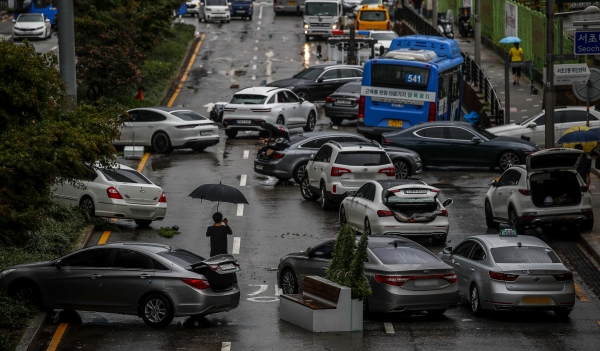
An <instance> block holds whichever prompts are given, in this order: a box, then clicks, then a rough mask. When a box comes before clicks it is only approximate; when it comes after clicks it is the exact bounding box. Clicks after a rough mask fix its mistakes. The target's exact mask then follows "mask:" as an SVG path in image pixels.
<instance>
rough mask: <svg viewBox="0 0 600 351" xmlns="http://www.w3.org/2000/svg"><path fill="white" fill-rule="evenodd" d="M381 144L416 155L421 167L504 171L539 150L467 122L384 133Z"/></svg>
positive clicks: (426, 125)
mask: <svg viewBox="0 0 600 351" xmlns="http://www.w3.org/2000/svg"><path fill="white" fill-rule="evenodd" d="M383 144H384V145H389V146H397V147H403V148H406V149H410V150H413V151H416V152H417V153H419V155H420V157H421V160H422V161H423V166H424V167H431V166H436V167H438V166H441V167H454V166H456V167H489V168H490V169H493V168H496V167H499V168H500V170H502V171H504V170H506V169H507V168H508V167H509V166H511V165H518V164H522V163H524V162H525V158H526V157H527V156H528V155H530V154H532V153H533V152H536V151H538V150H539V147H538V146H537V145H536V144H534V143H532V142H530V141H526V140H523V139H518V138H512V137H505V136H496V135H494V134H492V133H490V132H488V131H486V130H484V129H481V128H479V127H476V126H473V125H471V124H469V123H466V122H452V121H445V122H429V123H423V124H418V125H416V126H412V127H410V128H406V129H403V130H400V131H397V132H391V133H384V134H383Z"/></svg>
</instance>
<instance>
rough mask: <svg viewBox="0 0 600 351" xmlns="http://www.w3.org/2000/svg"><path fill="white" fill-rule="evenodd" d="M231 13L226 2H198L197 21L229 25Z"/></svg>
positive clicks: (212, 0)
mask: <svg viewBox="0 0 600 351" xmlns="http://www.w3.org/2000/svg"><path fill="white" fill-rule="evenodd" d="M230 16H231V13H230V11H229V3H228V1H227V0H200V12H199V14H198V17H199V18H198V21H200V22H208V21H217V22H219V21H220V22H221V23H223V22H227V23H229V20H230Z"/></svg>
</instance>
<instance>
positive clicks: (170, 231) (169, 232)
mask: <svg viewBox="0 0 600 351" xmlns="http://www.w3.org/2000/svg"><path fill="white" fill-rule="evenodd" d="M176 234H181V233H180V232H179V231H178V230H177V229H174V228H170V227H161V228H160V229H159V230H158V235H160V236H162V237H165V238H172V237H174V236H175V235H176Z"/></svg>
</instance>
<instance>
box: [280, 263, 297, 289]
mask: <svg viewBox="0 0 600 351" xmlns="http://www.w3.org/2000/svg"><path fill="white" fill-rule="evenodd" d="M281 290H282V292H283V294H284V295H289V294H297V293H298V280H297V279H296V274H294V271H293V270H291V269H290V268H286V269H284V270H283V273H281Z"/></svg>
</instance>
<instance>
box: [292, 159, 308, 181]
mask: <svg viewBox="0 0 600 351" xmlns="http://www.w3.org/2000/svg"><path fill="white" fill-rule="evenodd" d="M307 164H308V162H302V163H301V164H299V165H298V166H297V167H296V169H295V170H294V181H295V182H296V183H298V184H300V182H302V178H304V175H306V165H307Z"/></svg>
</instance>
